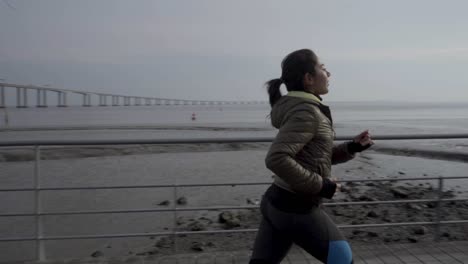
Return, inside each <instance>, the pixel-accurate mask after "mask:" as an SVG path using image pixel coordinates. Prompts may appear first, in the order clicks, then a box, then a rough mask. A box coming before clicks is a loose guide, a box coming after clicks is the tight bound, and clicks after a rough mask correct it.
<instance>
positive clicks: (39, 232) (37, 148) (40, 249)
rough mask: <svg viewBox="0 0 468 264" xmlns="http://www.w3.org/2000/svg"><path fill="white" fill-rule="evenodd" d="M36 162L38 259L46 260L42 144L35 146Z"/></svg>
mask: <svg viewBox="0 0 468 264" xmlns="http://www.w3.org/2000/svg"><path fill="white" fill-rule="evenodd" d="M34 153H35V155H34V156H35V163H34V185H35V189H36V190H35V202H36V203H35V208H34V209H35V213H36V259H37V260H39V261H44V260H45V248H44V242H43V241H42V240H41V238H42V235H43V230H42V229H43V226H42V217H41V216H40V213H41V211H42V208H41V197H40V190H39V189H40V187H41V182H40V173H39V172H40V161H41V149H40V146H35V147H34Z"/></svg>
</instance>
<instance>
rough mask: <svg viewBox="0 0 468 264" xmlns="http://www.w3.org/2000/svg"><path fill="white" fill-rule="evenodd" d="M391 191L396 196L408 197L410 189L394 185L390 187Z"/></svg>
mask: <svg viewBox="0 0 468 264" xmlns="http://www.w3.org/2000/svg"><path fill="white" fill-rule="evenodd" d="M390 192H391V193H393V196H395V198H408V196H409V193H408V191H406V190H404V189H403V188H401V187H393V188H391V189H390Z"/></svg>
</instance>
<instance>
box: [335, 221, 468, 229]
mask: <svg viewBox="0 0 468 264" xmlns="http://www.w3.org/2000/svg"><path fill="white" fill-rule="evenodd" d="M439 223H440V224H441V225H442V224H444V225H452V224H465V223H468V220H450V221H440V222H439ZM413 225H437V222H401V223H385V224H362V225H338V228H365V227H392V226H413Z"/></svg>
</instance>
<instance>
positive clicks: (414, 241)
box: [407, 237, 418, 243]
mask: <svg viewBox="0 0 468 264" xmlns="http://www.w3.org/2000/svg"><path fill="white" fill-rule="evenodd" d="M407 239H408V241H409V242H411V243H417V242H418V239H417V238H415V237H408V238H407Z"/></svg>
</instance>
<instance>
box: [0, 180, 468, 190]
mask: <svg viewBox="0 0 468 264" xmlns="http://www.w3.org/2000/svg"><path fill="white" fill-rule="evenodd" d="M442 178H443V179H444V180H456V179H468V176H447V177H442ZM439 179H440V177H418V178H388V179H356V180H339V181H337V182H339V183H354V182H395V181H423V180H439ZM268 184H271V181H269V182H233V183H193V184H192V183H190V184H157V185H135V186H128V185H127V186H96V187H92V186H83V187H50V188H39V189H34V188H18V189H0V192H13V191H18V192H20V191H21V192H26V191H36V190H39V191H66V190H67V191H69V190H108V189H145V188H175V187H177V188H187V187H214V186H250V185H268Z"/></svg>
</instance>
